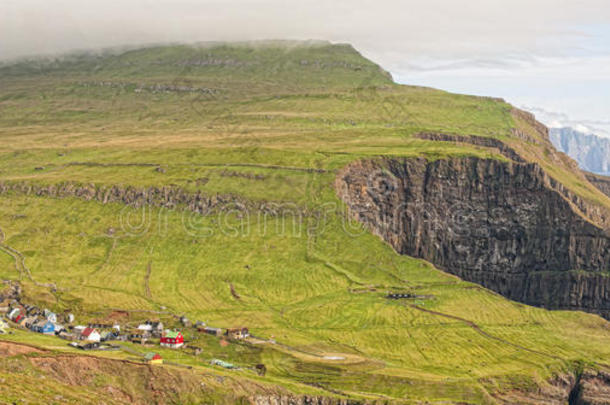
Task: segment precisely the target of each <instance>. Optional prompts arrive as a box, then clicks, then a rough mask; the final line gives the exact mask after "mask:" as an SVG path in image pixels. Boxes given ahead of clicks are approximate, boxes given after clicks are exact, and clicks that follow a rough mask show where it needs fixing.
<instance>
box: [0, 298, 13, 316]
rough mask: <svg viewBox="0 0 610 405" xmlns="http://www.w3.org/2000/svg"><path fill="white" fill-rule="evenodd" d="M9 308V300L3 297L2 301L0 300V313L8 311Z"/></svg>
mask: <svg viewBox="0 0 610 405" xmlns="http://www.w3.org/2000/svg"><path fill="white" fill-rule="evenodd" d="M10 309H11V301H10V300H7V299H5V300H4V301H2V302H0V313H3V314H6V313H8V311H10Z"/></svg>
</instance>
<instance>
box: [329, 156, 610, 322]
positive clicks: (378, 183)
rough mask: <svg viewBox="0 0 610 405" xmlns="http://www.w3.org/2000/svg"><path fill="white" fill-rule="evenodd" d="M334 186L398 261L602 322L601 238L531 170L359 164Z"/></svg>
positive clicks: (460, 162) (455, 163)
mask: <svg viewBox="0 0 610 405" xmlns="http://www.w3.org/2000/svg"><path fill="white" fill-rule="evenodd" d="M336 188H337V192H338V195H339V197H340V198H341V199H342V200H343V201H344V202H345V203H346V204H347V205H348V207H349V209H350V213H351V214H352V215H353V216H354V217H355V218H357V219H358V220H360V221H361V222H362V223H364V224H365V225H366V226H367V227H369V228H370V229H371V230H372V231H373V232H374V233H376V234H377V235H379V236H380V237H382V238H383V239H384V240H386V241H387V242H388V243H389V244H390V245H392V246H393V247H394V249H395V250H396V251H397V252H399V253H401V254H408V255H410V256H415V257H419V258H423V259H426V260H428V261H430V262H432V263H434V264H435V265H436V266H438V267H440V268H442V269H444V270H446V271H448V272H450V273H453V274H455V275H457V276H459V277H461V278H463V279H465V280H468V281H472V282H476V283H478V284H481V285H483V286H485V287H487V288H489V289H491V290H494V291H496V292H498V293H500V294H502V295H504V296H505V297H508V298H510V299H513V300H516V301H520V302H524V303H527V304H531V305H536V306H542V307H546V308H553V309H575V310H584V311H589V312H595V313H598V314H601V315H602V316H605V317H606V318H609V319H610V234H609V233H608V231H606V230H604V229H602V228H601V227H599V226H596V225H594V223H593V222H590V221H589V220H588V219H586V218H587V216H586V215H584V214H583V212H579V211H577V208H576V207H575V204H574V202H573V201H571V200H570V199H569V198H568V197H569V196H567V195H566V194H565V189H564V188H561V187H558V184H557V182H556V181H553V180H552V179H550V178H549V176H547V175H546V173H545V172H544V171H543V170H542V169H541V168H540V167H539V166H538V165H535V164H523V163H514V162H501V161H497V160H483V159H478V158H459V159H452V160H437V161H433V162H427V161H426V160H424V159H379V160H368V161H359V162H355V163H352V164H351V165H349V166H347V167H346V168H345V169H344V170H342V171H341V172H340V173H339V175H338V176H337V180H336ZM576 206H578V205H576ZM590 211H594V208H591V210H590ZM585 214H586V212H585Z"/></svg>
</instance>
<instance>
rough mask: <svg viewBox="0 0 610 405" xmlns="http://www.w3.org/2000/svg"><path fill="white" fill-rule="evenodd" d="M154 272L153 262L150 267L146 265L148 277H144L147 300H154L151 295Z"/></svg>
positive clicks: (149, 263) (149, 264)
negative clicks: (152, 273) (151, 274)
mask: <svg viewBox="0 0 610 405" xmlns="http://www.w3.org/2000/svg"><path fill="white" fill-rule="evenodd" d="M151 272H152V262H151V261H149V262H148V265H146V275H145V276H144V288H145V290H146V298H148V299H152V294H151V293H150V273H151Z"/></svg>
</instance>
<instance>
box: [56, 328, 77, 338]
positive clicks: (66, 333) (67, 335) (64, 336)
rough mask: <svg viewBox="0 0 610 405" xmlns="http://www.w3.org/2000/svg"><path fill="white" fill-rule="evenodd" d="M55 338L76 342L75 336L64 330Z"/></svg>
mask: <svg viewBox="0 0 610 405" xmlns="http://www.w3.org/2000/svg"><path fill="white" fill-rule="evenodd" d="M57 336H59V337H60V338H61V339H64V340H76V335H74V334H73V333H69V332H67V331H65V330H63V331H61V332H59V334H58V335H57Z"/></svg>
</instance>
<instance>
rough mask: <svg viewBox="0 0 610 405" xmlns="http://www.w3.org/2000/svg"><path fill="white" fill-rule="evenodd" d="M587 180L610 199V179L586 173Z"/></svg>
mask: <svg viewBox="0 0 610 405" xmlns="http://www.w3.org/2000/svg"><path fill="white" fill-rule="evenodd" d="M586 176H587V180H589V182H590V183H591V184H593V185H594V186H595V187H597V188H598V189H599V190H600V191H601V192H602V193H604V194H606V195H607V196H608V197H610V177H607V176H598V175H596V174H593V173H586Z"/></svg>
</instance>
